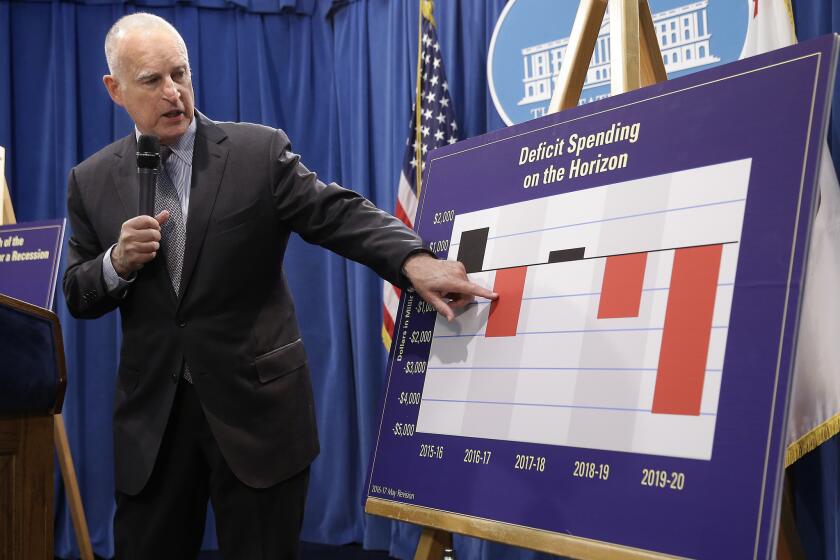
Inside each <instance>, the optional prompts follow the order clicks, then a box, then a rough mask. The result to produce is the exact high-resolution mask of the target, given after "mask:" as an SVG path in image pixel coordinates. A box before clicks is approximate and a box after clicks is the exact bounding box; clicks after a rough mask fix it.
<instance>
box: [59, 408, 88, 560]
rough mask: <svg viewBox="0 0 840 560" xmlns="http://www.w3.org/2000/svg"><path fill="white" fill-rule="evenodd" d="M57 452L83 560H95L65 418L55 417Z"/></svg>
mask: <svg viewBox="0 0 840 560" xmlns="http://www.w3.org/2000/svg"><path fill="white" fill-rule="evenodd" d="M54 439H55V452H56V455H58V464H59V466H60V467H61V479H62V480H63V481H64V490H65V492H66V493H67V503H68V504H69V505H70V518H71V519H72V520H73V530H74V532H75V533H76V542H77V543H78V545H79V554H80V555H81V560H93V547H92V546H91V544H90V533H89V532H88V526H87V519H85V510H84V508H83V507H82V496H81V494H80V493H79V482H78V481H77V480H76V469H75V468H73V457H72V455H70V444H69V442H68V440H67V429H66V428H65V427H64V417H63V416H62V415H61V414H56V415H55V433H54Z"/></svg>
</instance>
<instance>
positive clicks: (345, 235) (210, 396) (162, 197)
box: [64, 14, 495, 560]
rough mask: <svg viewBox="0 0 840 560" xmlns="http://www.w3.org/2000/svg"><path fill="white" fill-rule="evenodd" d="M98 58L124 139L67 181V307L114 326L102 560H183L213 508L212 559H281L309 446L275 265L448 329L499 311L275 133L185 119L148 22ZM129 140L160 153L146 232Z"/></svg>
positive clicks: (170, 61)
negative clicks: (422, 314)
mask: <svg viewBox="0 0 840 560" xmlns="http://www.w3.org/2000/svg"><path fill="white" fill-rule="evenodd" d="M105 52H106V58H107V59H108V66H109V72H110V74H109V75H107V76H105V77H104V78H103V81H104V84H105V87H106V88H107V90H108V93H109V94H110V96H111V98H112V99H113V101H114V102H115V103H116V104H118V105H120V106H121V107H123V108H125V110H126V111H127V112H128V114H129V115H130V116H131V118H132V120H133V121H134V123H135V127H136V130H135V131H134V133H132V134H130V135H128V136H127V137H125V138H123V139H122V140H119V141H117V142H115V143H114V144H112V145H110V146H107V147H106V148H104V149H102V150H101V151H99V152H98V153H96V154H94V155H93V156H91V157H90V158H88V159H87V160H85V161H84V162H82V163H81V164H79V165H78V166H77V167H75V168H74V169H73V170H71V172H70V177H69V185H68V210H69V215H70V220H71V224H72V227H73V236H72V238H71V240H70V256H69V264H68V269H67V272H66V274H65V277H64V293H65V297H66V299H67V303H68V306H69V308H70V310H71V312H72V313H73V315H74V316H76V317H83V318H95V317H99V316H101V315H102V314H104V313H107V312H109V311H111V310H113V309H115V308H119V309H120V312H121V318H122V329H123V345H122V349H121V357H120V367H119V376H118V380H117V389H116V396H115V410H114V439H115V441H114V443H115V445H114V448H115V467H116V485H117V492H116V499H117V512H116V517H115V520H114V532H115V543H116V552H117V557H118V558H120V559H128V558H143V559H148V558H156V559H158V558H178V559H181V558H190V557H195V556H196V554H197V552H198V549H199V547H200V543H201V537H202V532H203V528H204V514H205V511H206V504H207V499H208V496H209V498H210V499H211V500H212V503H213V506H214V510H215V512H216V517H217V531H218V537H219V544H220V547H221V549H222V551H223V552H224V554H225V557H226V558H236V559H239V558H242V559H246V558H247V559H249V560H250V559H259V558H272V559H275V558H293V557H295V556H296V555H297V546H298V544H297V543H298V535H299V531H300V525H301V520H302V516H303V504H304V498H305V493H306V484H307V478H308V466H309V464H310V462H311V461H312V460H313V458H314V457H315V456H316V455H317V453H318V441H317V434H316V427H315V416H314V411H313V399H312V390H311V386H310V379H309V372H308V369H307V366H306V356H305V353H304V349H303V345H302V343H301V341H300V337H299V334H298V328H297V321H296V319H295V313H294V308H293V305H292V301H291V297H290V294H289V292H288V289H287V287H286V283H285V279H284V272H283V266H282V256H283V253H284V250H285V248H286V243H287V241H288V238H289V235H290V233H291V232H292V231H295V232H298V233H299V234H300V235H301V236H302V237H303V238H304V239H306V240H307V241H310V242H312V243H317V244H320V245H323V246H325V247H327V248H329V249H331V250H334V251H336V252H338V253H340V254H342V255H344V256H347V257H349V258H352V259H354V260H357V261H360V262H363V263H364V264H366V265H368V266H370V267H372V268H373V269H374V270H376V271H377V272H378V273H379V274H380V275H382V276H383V277H384V278H386V279H388V280H390V281H391V282H393V283H395V284H399V285H402V286H404V287H408V285H409V284H410V285H411V286H413V288H414V289H415V290H416V291H417V292H418V293H419V294H420V295H421V296H422V297H423V298H424V299H426V300H427V301H429V302H430V303H432V304H433V305H434V306H435V308H436V309H437V310H438V311H439V312H440V313H442V314H444V315H446V316H447V317H449V318H452V316H453V309H454V308H457V307H460V306H463V305H465V304H466V303H468V302H469V301H470V300H471V299H472V298H473V297H474V296H476V295H478V296H482V297H488V298H494V297H495V294H492V293H490V292H489V291H487V290H485V289H483V288H481V287H479V286H476V285H474V284H472V283H470V282H469V281H468V280H467V277H466V275H465V273H464V269H463V267H462V266H461V265H460V263H454V262H446V261H438V260H436V259H434V258H433V257H432V256H430V255H429V254H428V253H427V252H425V251H424V250H423V249H422V247H421V243H420V240H419V239H418V238H417V236H416V235H415V234H414V233H413V232H411V231H410V230H408V229H406V228H405V227H403V226H402V225H401V224H400V223H399V222H398V221H397V220H396V219H394V218H393V217H391V216H389V215H388V214H386V213H384V212H381V211H379V210H378V209H376V208H375V207H374V206H373V205H371V204H370V203H369V202H368V201H367V200H365V199H364V198H362V197H361V196H359V195H357V194H356V193H353V192H351V191H347V190H344V189H342V188H340V187H338V186H337V185H324V184H323V183H321V182H319V181H318V180H317V178H316V177H315V176H314V174H312V173H310V172H309V171H308V170H307V169H306V168H305V167H304V166H303V165H302V164H301V163H300V161H299V158H298V156H297V155H295V154H294V153H292V152H291V151H290V145H289V140H288V138H287V137H286V135H285V134H284V133H283V132H282V131H279V130H274V129H270V128H267V127H263V126H258V125H252V124H234V123H214V122H212V121H210V120H209V119H207V118H206V117H204V116H203V115H202V114H200V113H199V112H197V111H195V109H194V106H193V89H192V82H191V76H190V67H189V59H188V55H187V49H186V46H185V44H184V41H183V39H182V38H181V36H180V35H179V34H178V32H177V31H176V30H175V29H174V28H173V27H172V26H170V25H169V24H168V23H166V22H165V21H164V20H162V19H160V18H158V17H156V16H152V15H149V14H134V15H131V16H126V17H125V18H123V19H121V20H119V21H118V22H117V23H115V24H114V26H113V27H112V28H111V30H110V31H109V33H108V36H107V37H106V40H105ZM139 134H153V135H156V136H158V137H159V138H160V140H161V143H162V144H163V145H164V149H163V150H162V159H164V160H165V162H164V163H163V164H162V166H161V170H160V173H159V175H158V179H157V186H156V191H155V192H156V194H155V207H156V211H155V216H154V217H152V216H145V215H138V214H139V212H138V189H139V187H138V180H137V177H136V158H135V153H136V145H137V140H136V139H137V136H139Z"/></svg>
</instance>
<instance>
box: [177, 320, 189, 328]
mask: <svg viewBox="0 0 840 560" xmlns="http://www.w3.org/2000/svg"><path fill="white" fill-rule="evenodd" d="M178 326H179V327H181V328H182V329H183V328H184V327H186V326H187V322H186V321H181V322H179V323H178Z"/></svg>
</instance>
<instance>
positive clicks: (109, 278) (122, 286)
mask: <svg viewBox="0 0 840 560" xmlns="http://www.w3.org/2000/svg"><path fill="white" fill-rule="evenodd" d="M115 246H116V245H111V246H110V247H109V248H108V250H107V251H105V256H103V257H102V277H103V278H104V279H105V287H106V288H108V294H110V295H112V296H114V297H118V298H123V297H125V292H126V290H128V287H129V286H131V284H132V283H133V282H134V279H135V278H136V277H137V274H136V273H132V274H131V275H130V276H129V277H128V279H127V280H126V279H123V278H120V275H119V274H117V271H116V270H115V269H114V263H112V262H111V251H112V250H113V249H114V247H115Z"/></svg>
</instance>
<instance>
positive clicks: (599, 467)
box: [367, 37, 835, 558]
mask: <svg viewBox="0 0 840 560" xmlns="http://www.w3.org/2000/svg"><path fill="white" fill-rule="evenodd" d="M834 53H835V41H834V38H833V37H827V38H823V39H820V40H816V41H812V42H809V43H804V44H802V45H799V46H796V47H792V48H789V49H785V50H781V51H776V52H775V53H771V54H769V55H765V56H762V57H756V58H753V59H750V60H747V61H741V62H737V63H733V64H729V65H726V66H722V67H720V68H716V69H713V70H710V71H708V72H704V73H698V74H695V75H692V76H688V77H685V78H681V79H678V80H674V81H671V82H668V83H666V84H661V85H658V86H654V87H651V88H646V89H645V90H640V91H638V92H633V93H630V94H626V95H623V96H620V97H617V98H612V99H609V100H605V101H602V102H597V103H593V104H590V105H586V106H583V107H578V108H575V109H572V110H570V111H565V112H563V113H561V114H558V115H553V116H549V117H545V118H542V119H539V120H536V121H531V122H529V123H523V124H521V125H516V126H513V127H511V128H508V129H505V130H502V131H498V132H494V133H490V134H487V135H484V136H481V137H477V138H473V139H470V140H467V141H465V142H461V143H459V144H456V145H453V146H448V147H446V148H443V149H441V150H436V151H434V152H431V153H430V155H429V157H428V159H427V160H426V163H425V167H424V170H423V171H424V180H425V182H424V185H425V187H424V191H423V196H422V199H421V203H420V207H419V210H418V219H417V223H418V232H419V233H420V234H421V236H423V238H424V241H425V242H426V243H427V244H428V247H429V248H430V250H432V251H434V252H435V253H437V254H438V255H439V257H440V258H447V259H450V260H458V261H460V262H461V263H463V265H464V267H465V269H466V271H467V273H468V275H469V277H470V278H471V279H472V280H473V281H474V282H476V283H478V284H482V285H484V286H486V287H488V288H491V289H493V290H494V291H495V292H497V293H499V295H500V297H499V300H498V301H496V302H489V301H485V300H479V301H476V302H475V303H474V304H472V305H470V306H468V307H467V308H466V309H465V310H463V311H462V312H460V313H459V314H458V316H457V317H456V319H455V320H454V321H452V322H448V321H446V320H445V319H444V318H442V317H440V316H437V315H436V314H435V313H434V310H433V309H431V308H430V306H428V305H427V304H425V303H424V302H423V301H422V300H420V299H419V298H417V296H416V295H415V294H413V293H406V294H404V295H403V299H402V302H401V307H400V315H399V320H398V321H397V323H396V331H395V336H394V346H393V348H392V351H391V356H390V359H389V371H388V376H389V377H388V390H387V394H386V398H385V404H384V407H383V414H382V421H381V425H380V430H379V434H378V439H377V446H376V450H375V453H374V457H373V462H372V466H371V475H370V481H369V485H368V489H367V491H368V500H367V509H368V511H371V512H374V513H383V514H386V515H392V516H397V517H400V518H403V519H413V520H415V521H418V522H421V523H424V524H427V525H433V526H438V527H443V528H447V529H449V530H453V531H456V532H465V533H469V534H475V535H478V536H485V537H488V538H496V539H499V538H501V539H502V540H506V541H508V542H514V543H518V544H524V545H526V546H530V547H532V548H537V549H541V550H548V551H553V552H557V553H564V554H570V555H578V556H586V555H587V554H588V552H587V551H592V550H598V547H603V548H602V549H601V550H602V552H603V551H605V550H609V551H610V554H612V555H614V557H622V556H624V557H650V556H649V555H650V554H651V553H654V554H662V555H670V556H675V557H682V558H724V557H725V558H767V557H770V556H771V555H772V551H773V547H774V546H775V534H776V524H777V521H778V510H779V488H780V481H781V478H780V477H781V472H782V469H781V457H782V452H783V447H782V443H783V442H782V439H781V435H782V434H783V433H784V432H783V429H782V428H783V424H784V421H785V412H786V404H787V396H788V387H789V379H790V366H791V364H792V356H793V351H794V345H793V341H794V340H795V329H796V318H797V311H798V303H799V298H800V296H801V288H802V273H803V271H804V266H803V263H804V259H805V257H806V247H807V237H808V229H809V225H810V220H811V216H812V213H813V209H814V199H813V192H814V181H815V177H816V165H815V162H816V161H818V158H817V156H818V155H819V150H820V149H821V146H822V138H823V136H822V134H823V133H824V121H825V116H826V110H827V108H826V104H827V100H826V87H825V85H826V84H827V83H830V82H829V80H830V79H831V78H832V77H833V67H834V66H833V65H834V56H835V54H834ZM757 92H760V94H761V95H760V96H759V99H760V101H759V102H757V101H756V99H757V98H756V95H757ZM712 537H713V538H712ZM616 555H617V556H616ZM611 557H612V556H611Z"/></svg>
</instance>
